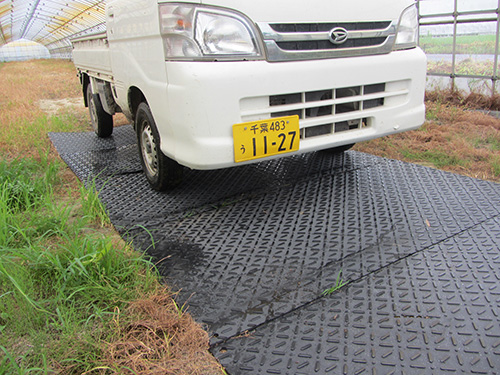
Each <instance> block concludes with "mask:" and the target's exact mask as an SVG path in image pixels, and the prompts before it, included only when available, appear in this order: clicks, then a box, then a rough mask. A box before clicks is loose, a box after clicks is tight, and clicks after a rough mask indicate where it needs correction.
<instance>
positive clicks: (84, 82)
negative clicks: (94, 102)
mask: <svg viewBox="0 0 500 375" xmlns="http://www.w3.org/2000/svg"><path fill="white" fill-rule="evenodd" d="M80 82H81V84H82V94H83V102H84V104H85V107H87V108H88V106H89V103H88V100H87V87H88V85H90V78H89V76H88V75H87V74H85V73H82V74H81V75H80Z"/></svg>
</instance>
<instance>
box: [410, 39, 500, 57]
mask: <svg viewBox="0 0 500 375" xmlns="http://www.w3.org/2000/svg"><path fill="white" fill-rule="evenodd" d="M456 44H457V45H456V53H460V54H472V55H491V54H494V53H495V45H496V35H458V36H457V41H456ZM419 45H420V47H421V48H422V49H423V50H424V51H425V53H427V54H449V53H452V52H453V37H451V36H446V37H439V36H431V35H429V36H421V37H420V40H419Z"/></svg>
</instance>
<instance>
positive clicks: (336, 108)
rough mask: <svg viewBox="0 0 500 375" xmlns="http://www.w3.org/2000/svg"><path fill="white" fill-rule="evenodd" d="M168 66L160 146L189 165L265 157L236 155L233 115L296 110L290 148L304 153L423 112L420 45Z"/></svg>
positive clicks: (237, 119)
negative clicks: (295, 141)
mask: <svg viewBox="0 0 500 375" xmlns="http://www.w3.org/2000/svg"><path fill="white" fill-rule="evenodd" d="M166 69H167V75H168V86H167V90H166V98H154V101H153V103H150V104H151V105H154V106H156V107H158V108H156V109H157V110H155V108H154V109H153V113H156V114H160V115H159V116H155V118H156V122H157V125H158V129H159V132H160V136H161V149H162V151H163V152H164V153H165V154H166V155H168V156H169V157H171V158H173V159H175V160H177V161H178V162H179V163H180V164H183V165H185V166H188V167H190V168H193V169H216V168H223V167H230V166H234V165H240V164H245V163H251V162H255V161H259V160H263V159H259V160H254V161H249V162H243V163H235V162H234V148H233V136H232V126H233V125H234V124H237V123H242V122H247V121H257V120H263V119H267V118H271V117H275V116H280V115H289V114H297V115H298V116H299V118H300V120H299V124H300V132H301V140H300V148H299V151H296V152H295V153H303V152H309V151H315V150H321V149H325V148H332V147H337V146H341V145H345V144H350V143H357V142H361V141H365V140H369V139H373V138H377V137H381V136H385V135H389V134H393V133H397V132H401V131H406V130H411V129H415V128H418V127H419V126H420V125H421V124H422V123H423V122H424V118H425V108H424V104H423V99H424V91H425V75H426V59H425V55H424V53H423V52H422V51H421V50H420V49H419V48H414V49H411V50H405V51H397V52H392V53H390V54H388V55H378V56H364V57H355V58H343V59H329V60H314V61H300V62H284V63H268V62H266V61H241V62H166ZM165 106H166V107H167V110H166V111H165ZM280 156H282V155H279V156H271V157H269V158H274V157H280Z"/></svg>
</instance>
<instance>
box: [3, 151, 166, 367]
mask: <svg viewBox="0 0 500 375" xmlns="http://www.w3.org/2000/svg"><path fill="white" fill-rule="evenodd" d="M58 169H59V166H58V165H57V164H54V163H50V162H48V160H47V159H44V158H42V159H41V160H35V159H18V160H14V161H11V162H7V161H0V311H1V315H0V327H2V335H1V336H0V347H2V348H3V352H4V356H2V355H1V353H0V358H1V359H0V369H3V370H2V371H3V372H2V373H22V371H24V370H26V371H27V370H28V369H33V368H42V367H43V370H44V371H46V370H47V371H48V369H50V368H52V369H53V368H57V367H61V366H62V367H65V368H71V372H74V373H80V372H84V371H87V370H89V368H90V367H92V366H93V365H94V366H97V365H98V364H99V360H98V358H99V353H100V350H101V349H102V348H101V347H100V346H99V345H97V342H99V341H101V340H103V339H105V338H106V337H108V335H109V332H110V331H109V330H108V328H107V326H108V325H110V324H111V322H112V320H113V317H114V315H115V314H116V311H120V309H124V308H125V307H126V303H127V301H130V300H132V299H134V297H136V295H137V292H138V290H142V291H143V292H144V293H145V294H147V293H148V291H150V292H151V291H153V290H155V288H157V286H158V284H157V276H156V274H155V272H154V270H153V268H152V266H151V264H149V263H148V261H146V260H145V259H144V258H143V257H142V256H141V255H140V254H138V253H135V252H131V251H127V249H126V248H125V247H126V245H125V244H123V245H121V246H117V244H116V243H113V241H112V240H111V239H109V238H107V237H104V236H102V235H100V234H99V233H98V232H92V231H90V232H89V228H90V227H91V224H92V222H94V221H95V202H94V205H93V206H88V207H84V206H82V205H71V204H73V203H71V204H70V203H67V204H61V203H58V202H57V201H56V199H55V197H54V193H53V189H52V186H53V184H54V183H56V182H57V179H58V173H57V172H58ZM92 194H95V193H94V192H90V193H88V194H87V195H88V196H91V195H92ZM19 341H20V342H22V343H23V344H24V345H23V347H22V348H19V349H17V350H16V352H15V353H13V352H8V351H7V349H5V348H9V347H10V348H13V347H18V346H17V345H15V343H16V342H19ZM55 353H56V354H55ZM14 356H15V358H18V360H17V361H12V360H10V359H9V358H13V357H14ZM89 356H90V357H92V358H89ZM2 357H3V358H2ZM47 358H49V359H50V360H49V361H48V362H47ZM40 366H42V367H40ZM6 369H8V370H6Z"/></svg>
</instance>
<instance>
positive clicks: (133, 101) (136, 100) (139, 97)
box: [127, 86, 148, 122]
mask: <svg viewBox="0 0 500 375" xmlns="http://www.w3.org/2000/svg"><path fill="white" fill-rule="evenodd" d="M127 100H128V108H129V110H130V113H131V115H132V120H134V122H135V115H136V112H137V108H138V107H139V104H141V103H142V102H145V103H147V102H148V101H147V100H146V96H145V95H144V93H143V92H142V91H141V89H139V88H138V87H136V86H132V87H130V88H129V90H128V99H127Z"/></svg>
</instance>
